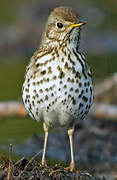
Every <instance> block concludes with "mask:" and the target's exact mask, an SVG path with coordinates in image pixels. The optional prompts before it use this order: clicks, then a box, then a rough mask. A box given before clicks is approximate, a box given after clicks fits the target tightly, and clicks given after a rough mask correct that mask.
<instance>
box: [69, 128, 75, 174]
mask: <svg viewBox="0 0 117 180" xmlns="http://www.w3.org/2000/svg"><path fill="white" fill-rule="evenodd" d="M73 133H74V127H72V128H71V129H69V130H68V136H69V141H70V150H71V163H70V166H69V167H68V168H67V169H68V170H70V171H74V170H75V162H74V152H73V140H72V137H73Z"/></svg>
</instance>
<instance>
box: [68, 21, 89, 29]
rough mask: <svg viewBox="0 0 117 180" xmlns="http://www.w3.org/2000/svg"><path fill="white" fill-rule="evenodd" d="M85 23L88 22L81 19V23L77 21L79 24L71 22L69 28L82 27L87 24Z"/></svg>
mask: <svg viewBox="0 0 117 180" xmlns="http://www.w3.org/2000/svg"><path fill="white" fill-rule="evenodd" d="M85 24H86V22H83V21H79V23H77V24H71V25H69V26H68V27H67V28H70V27H80V26H83V25H85Z"/></svg>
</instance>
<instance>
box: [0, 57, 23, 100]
mask: <svg viewBox="0 0 117 180" xmlns="http://www.w3.org/2000/svg"><path fill="white" fill-rule="evenodd" d="M3 62H6V63H3ZM24 62H25V61H24ZM24 62H22V61H19V59H15V58H14V61H13V60H11V59H9V60H8V61H7V59H4V60H3V61H2V63H1V64H0V101H4V100H7V101H8V100H18V99H19V100H20V99H21V91H22V84H23V81H24V73H25V66H26V63H24Z"/></svg>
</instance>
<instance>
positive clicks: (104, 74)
mask: <svg viewBox="0 0 117 180" xmlns="http://www.w3.org/2000/svg"><path fill="white" fill-rule="evenodd" d="M57 6H69V7H72V8H74V9H75V10H76V11H77V12H78V13H79V14H80V17H81V19H83V20H85V21H86V22H87V25H86V26H85V27H84V28H83V29H82V33H81V37H82V40H81V49H82V51H83V52H84V54H85V56H86V59H87V61H88V63H89V64H90V66H91V68H92V72H93V80H94V84H97V83H98V84H99V83H101V82H103V81H104V80H105V79H106V78H108V77H111V76H113V74H114V73H116V71H117V1H115V0H111V1H110V0H87V1H86V0H78V1H77V0H72V1H70V0H67V1H66V0H61V1H60V0H54V1H51V0H48V1H43V0H28V1H27V0H20V1H18V0H11V1H10V2H9V1H8V0H1V2H0V102H9V101H18V102H22V98H21V96H22V95H21V91H22V90H21V89H22V84H23V81H24V73H25V67H26V65H27V64H28V62H29V59H30V57H31V56H32V54H33V53H34V52H35V50H36V49H37V48H38V46H39V42H40V36H41V33H42V29H43V25H44V23H45V21H46V18H47V16H48V14H49V13H50V11H51V10H52V9H53V8H55V7H57ZM116 90H117V89H116ZM112 92H113V91H110V92H109V93H108V94H107V95H106V97H105V96H104V97H105V98H100V102H101V101H102V99H103V100H104V101H105V103H106V104H108V105H109V104H113V105H114V106H116V105H117V93H116V91H115V90H114V94H113V93H112ZM88 119H90V120H88V121H85V122H81V123H80V125H79V126H78V127H76V130H78V131H77V132H78V133H76V135H75V139H76V140H77V141H78V143H79V145H78V148H80V150H79V149H78V150H77V152H78V153H79V155H78V157H77V156H76V161H78V162H79V164H80V167H81V169H83V168H86V169H87V168H89V167H90V168H89V169H90V170H92V172H98V173H99V174H104V172H105V173H107V172H106V170H107V171H108V174H111V173H113V171H116V169H117V152H116V148H117V146H116V142H117V141H116V140H117V135H116V130H117V124H116V119H117V117H115V118H114V120H112V121H111V120H109V118H107V119H106V121H105V120H104V121H103V117H101V118H100V119H101V121H99V120H97V119H96V118H94V117H91V118H90V116H89V117H88ZM92 124H93V125H92ZM94 124H95V125H94ZM92 126H93V130H92V129H90V127H92ZM94 126H95V127H94ZM89 132H91V134H90V133H89ZM114 132H115V134H113V133H114ZM53 133H55V139H53V141H51V140H49V143H50V144H51V145H52V146H54V145H53V144H56V146H57V147H56V148H57V149H58V154H57V150H56V149H54V148H55V147H54V148H53V147H52V146H50V147H49V150H48V157H49V160H48V161H50V162H52V163H53V162H56V161H57V162H59V160H60V162H63V161H66V162H67V160H68V156H69V157H70V154H69V150H68V148H69V143H68V146H67V145H66V146H65V147H63V145H65V141H67V137H66V136H65V135H64V133H61V132H52V133H50V139H51V138H52V137H53ZM86 133H87V134H86ZM96 133H97V134H98V135H97V134H96ZM89 134H90V135H89ZM112 134H113V136H111V135H112ZM88 135H89V139H88V140H87V139H86V136H87V137H88ZM92 135H93V136H92ZM63 136H64V137H65V138H64V139H65V141H64V143H63V144H61V138H62V141H63ZM91 137H93V139H92V141H91V139H90V138H91ZM57 138H58V139H57ZM95 138H97V140H95ZM56 139H57V140H56ZM93 142H96V146H95V148H96V149H95V150H94V149H93V147H92V145H91V144H92V143H93ZM107 142H108V143H107ZM10 143H11V144H13V153H14V156H13V158H14V159H15V160H16V159H18V158H19V157H21V156H22V155H23V156H27V157H31V156H33V155H34V154H35V153H37V152H38V151H39V150H41V149H42V146H43V129H42V124H41V123H40V124H37V122H35V121H33V120H32V119H30V118H29V117H28V116H25V117H7V118H6V117H0V152H1V153H3V154H8V149H9V144H10ZM49 143H48V144H49ZM52 143H53V144H52ZM109 143H110V144H109ZM107 144H108V148H109V149H108V148H107V146H106V145H107ZM88 147H90V149H89V148H88ZM103 147H104V148H106V150H103ZM52 148H53V149H52ZM87 148H88V149H87ZM107 149H108V150H107ZM77 152H76V153H77ZM100 152H102V154H100ZM40 157H41V154H40ZM56 157H58V159H57V158H56ZM86 163H88V164H87V165H86ZM108 163H110V164H109V166H107V164H108ZM100 164H101V165H102V166H103V168H102V166H100ZM94 165H95V166H94ZM109 167H110V169H109Z"/></svg>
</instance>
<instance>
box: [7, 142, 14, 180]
mask: <svg viewBox="0 0 117 180" xmlns="http://www.w3.org/2000/svg"><path fill="white" fill-rule="evenodd" d="M12 167H13V162H12V144H10V148H9V166H8V176H7V180H12Z"/></svg>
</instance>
